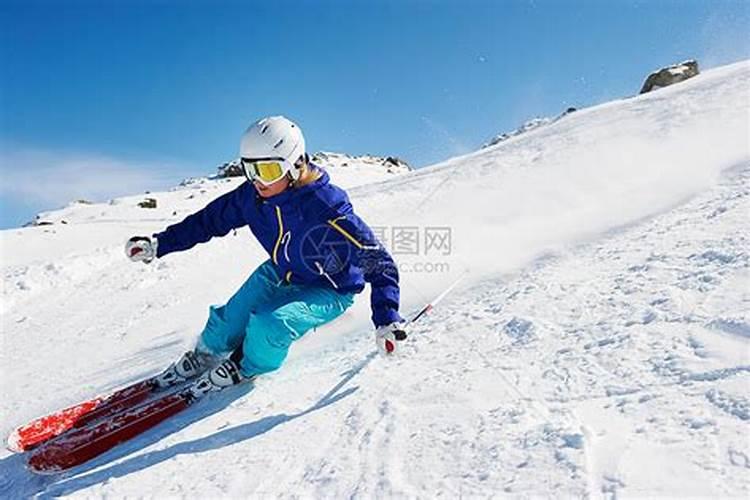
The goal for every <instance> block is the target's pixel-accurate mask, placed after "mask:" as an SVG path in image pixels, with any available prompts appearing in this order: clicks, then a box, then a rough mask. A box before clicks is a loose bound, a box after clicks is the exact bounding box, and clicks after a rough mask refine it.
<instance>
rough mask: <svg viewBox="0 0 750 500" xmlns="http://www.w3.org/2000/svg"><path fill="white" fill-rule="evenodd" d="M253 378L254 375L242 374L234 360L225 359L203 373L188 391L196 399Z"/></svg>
mask: <svg viewBox="0 0 750 500" xmlns="http://www.w3.org/2000/svg"><path fill="white" fill-rule="evenodd" d="M253 378H255V377H245V376H244V375H242V373H241V372H240V367H239V365H238V364H237V363H236V362H235V361H233V360H231V359H227V360H224V361H222V363H221V364H220V365H219V366H217V367H215V368H214V369H213V370H210V371H208V372H206V373H204V374H203V376H201V378H199V379H198V380H196V381H195V382H194V383H193V385H192V386H190V389H189V391H190V394H191V395H192V397H193V398H195V399H198V398H201V397H203V396H205V395H206V394H208V393H209V392H214V391H220V390H222V389H225V388H227V387H231V386H233V385H237V384H240V383H242V382H246V381H250V380H252V379H253Z"/></svg>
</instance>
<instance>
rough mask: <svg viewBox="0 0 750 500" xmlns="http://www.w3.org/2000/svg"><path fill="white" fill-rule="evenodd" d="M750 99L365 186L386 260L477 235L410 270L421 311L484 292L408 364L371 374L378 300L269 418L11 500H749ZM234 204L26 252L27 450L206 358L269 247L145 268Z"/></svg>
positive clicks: (131, 448) (510, 148)
mask: <svg viewBox="0 0 750 500" xmlns="http://www.w3.org/2000/svg"><path fill="white" fill-rule="evenodd" d="M748 89H750V63H748V62H742V63H738V64H734V65H731V66H726V67H723V68H718V69H715V70H712V71H707V72H705V73H704V74H702V75H700V76H698V77H696V78H694V79H692V80H690V81H688V82H685V83H682V84H679V85H675V86H672V87H669V88H666V89H662V90H659V91H657V92H654V93H650V94H647V95H644V96H640V97H637V98H633V99H627V100H622V101H617V102H612V103H608V104H605V105H602V106H597V107H594V108H590V109H585V110H580V111H578V112H576V113H575V114H573V115H570V116H568V117H566V119H565V120H561V121H559V122H556V123H553V124H550V125H548V126H546V127H543V128H540V129H538V130H535V131H532V132H529V133H527V134H524V135H522V136H519V137H516V138H513V139H510V140H508V141H505V142H503V143H501V144H499V145H497V146H495V147H491V148H488V149H485V150H481V151H479V152H476V153H473V154H470V155H467V156H464V157H460V158H454V159H452V160H449V161H447V162H445V163H442V164H439V165H435V166H433V167H430V168H426V169H422V170H419V171H416V172H411V173H408V174H404V175H399V176H395V177H393V178H390V179H388V180H383V181H381V182H375V183H367V184H363V185H359V186H358V187H354V188H352V189H351V190H350V194H351V197H352V200H353V202H354V203H355V206H356V208H357V210H358V211H359V212H360V213H361V214H362V215H363V217H364V218H365V219H366V220H368V221H369V222H370V223H371V224H372V225H374V226H378V227H380V228H384V233H383V234H385V235H386V236H391V237H392V236H393V232H392V230H393V229H395V230H398V231H402V230H403V228H417V230H418V233H419V234H420V235H423V234H424V233H425V232H426V230H427V228H434V227H449V228H450V229H451V243H452V244H451V247H450V252H448V254H447V255H443V253H442V252H437V253H435V252H427V251H426V249H425V248H424V241H423V242H422V244H423V246H422V247H421V248H420V249H419V251H418V252H416V254H415V255H404V254H399V255H396V257H397V259H398V261H399V263H400V265H401V267H402V282H403V295H404V310H405V311H411V310H414V309H416V308H417V307H418V306H419V305H421V304H422V303H423V302H424V301H425V300H429V299H430V298H432V297H433V296H434V295H436V294H437V293H439V292H440V291H441V290H442V289H443V288H444V287H445V286H446V285H447V284H449V283H451V282H452V281H453V280H454V279H455V278H456V277H458V276H465V279H464V281H463V282H462V285H461V287H460V289H458V290H456V291H455V292H454V293H453V294H452V295H451V296H450V297H449V298H448V299H446V301H445V302H444V303H442V304H441V305H440V306H439V307H438V308H436V310H435V311H434V313H433V315H431V316H428V317H427V318H426V319H425V321H424V322H420V323H418V324H416V325H415V327H414V333H413V335H412V336H411V338H410V340H409V341H408V342H407V343H406V344H405V345H404V349H403V352H402V354H401V355H400V356H398V357H396V358H394V359H383V358H379V357H375V356H373V355H372V349H373V342H372V338H371V332H370V331H369V329H370V326H369V324H368V316H369V313H368V311H367V303H366V302H367V296H366V295H367V294H364V296H361V297H360V300H359V301H358V303H357V304H356V305H355V307H354V308H353V309H352V310H351V311H350V312H348V313H347V314H346V315H345V317H343V318H342V319H341V320H339V321H337V322H336V323H334V324H333V325H331V326H329V327H326V328H323V329H321V330H320V331H317V332H314V333H313V334H311V335H309V336H308V337H306V338H304V339H303V340H301V341H300V342H299V343H298V344H297V345H295V346H294V349H293V352H292V354H291V355H290V357H289V359H288V361H287V363H286V365H285V366H284V367H283V368H282V369H281V370H280V371H278V372H276V373H274V374H272V375H269V376H267V377H265V378H262V379H261V380H260V381H259V382H258V384H257V386H256V388H255V389H253V390H252V391H251V392H248V391H249V390H248V389H247V388H235V389H233V390H231V391H228V392H226V393H222V394H220V395H217V396H216V397H215V398H213V399H211V400H209V401H205V404H201V405H200V406H198V407H195V408H193V409H191V411H190V412H188V413H187V414H185V415H182V416H179V417H178V418H175V419H174V420H173V421H171V422H168V423H166V424H164V425H162V426H161V427H159V428H157V429H155V430H154V431H153V432H151V433H149V434H147V435H145V436H143V437H141V438H139V439H137V440H135V441H133V442H131V443H128V444H127V445H124V446H122V447H120V448H118V449H116V450H114V451H112V452H111V453H109V454H106V455H105V456H103V457H101V458H100V459H97V460H95V461H93V462H92V463H91V464H89V465H86V466H84V467H82V468H80V469H77V470H74V471H71V472H70V473H67V474H64V475H60V476H51V477H35V476H32V475H31V474H29V473H28V472H26V471H25V470H24V468H23V457H22V456H17V455H10V454H9V453H7V452H0V495H2V496H8V497H27V496H34V495H38V496H40V497H48V496H62V495H77V496H97V497H99V496H115V497H122V496H155V497H165V496H200V497H247V496H269V497H277V496H281V497H311V496H314V497H350V496H354V497H363V498H369V497H391V496H408V497H424V498H433V497H437V496H443V497H456V496H459V495H462V496H475V495H476V496H489V495H493V494H499V495H507V496H520V497H527V496H532V495H550V496H551V495H554V496H593V497H598V496H607V497H615V496H623V497H628V496H630V497H633V496H637V497H640V496H645V495H651V496H654V495H669V496H674V497H684V496H688V495H691V496H722V497H746V496H747V495H748V493H750V491H749V490H750V473H749V471H748V469H750V443H749V442H748V430H750V429H749V428H748V424H749V423H750V393H749V391H748V381H749V380H750V351H749V350H748V346H749V345H750V344H749V342H750V314H748V311H750V293H749V292H748V290H749V289H750V255H749V250H748V248H749V246H748V239H749V238H750V223H749V222H748V220H750V219H749V218H748V215H749V214H750V145H749V143H748V138H749V137H750V131H749V121H750V115H749V112H750V91H749V90H748ZM334 178H335V177H334ZM233 182H237V181H234V180H232V181H229V182H227V183H226V184H223V183H209V182H206V183H204V184H202V185H191V186H186V187H185V188H183V189H179V190H175V191H172V192H170V193H158V194H156V195H154V197H156V198H158V199H159V205H160V208H158V209H156V210H153V211H148V210H144V209H139V208H135V207H134V204H135V202H137V201H138V200H140V199H141V198H142V197H134V198H124V199H120V200H116V201H115V203H114V204H112V205H84V206H71V207H69V208H67V209H65V210H64V211H63V212H56V213H55V214H48V215H49V216H50V217H53V218H54V217H57V219H56V220H61V219H62V218H65V220H66V222H67V224H65V225H62V224H55V225H52V226H41V227H32V228H24V229H19V230H7V231H3V232H1V233H0V242H1V244H2V255H3V263H2V267H3V302H2V307H3V309H2V326H3V335H2V345H0V348H1V351H0V352H1V353H2V372H1V373H2V393H3V398H2V401H0V412H1V413H2V415H3V419H2V424H1V425H0V429H1V430H2V432H3V434H7V432H8V431H9V430H10V429H11V428H12V427H14V426H15V425H18V424H20V423H22V422H24V421H25V420H27V419H29V418H31V417H33V416H36V415H38V414H40V413H44V412H46V411H49V410H52V409H54V408H57V407H60V406H63V405H66V404H69V403H72V402H75V401H77V400H79V399H81V398H83V397H86V396H89V395H91V394H92V393H98V392H102V391H105V390H108V389H111V388H114V387H117V386H120V385H123V384H125V383H127V382H129V381H132V380H135V379H137V378H139V377H142V376H144V375H147V374H150V373H154V372H155V371H157V370H159V369H160V368H161V367H163V366H164V365H165V364H167V363H168V362H169V361H171V360H172V359H174V358H175V357H176V356H178V355H179V354H180V353H181V352H182V350H184V349H185V348H186V347H189V346H190V345H191V342H192V341H193V338H194V336H195V335H196V333H197V332H198V331H199V330H200V328H201V327H202V325H203V322H204V321H205V315H206V311H207V306H208V304H211V303H220V302H221V301H223V300H224V299H225V298H227V297H228V296H229V295H230V294H231V293H232V291H233V290H234V289H236V288H237V287H238V286H239V285H240V284H241V283H242V281H243V280H244V279H245V277H246V275H247V273H249V272H250V271H251V270H252V269H253V268H254V267H255V266H256V265H257V264H258V263H260V262H261V261H262V260H263V259H265V256H263V255H262V254H261V252H260V249H259V247H258V245H257V244H256V243H254V242H253V241H252V240H251V238H250V236H249V233H248V231H247V230H242V231H238V232H237V234H236V235H231V234H230V235H228V236H227V237H225V238H223V239H220V240H214V241H212V242H211V243H210V244H207V245H202V246H200V247H196V248H195V249H193V250H191V251H190V252H185V253H182V254H176V255H170V256H168V257H167V258H165V259H162V260H160V261H159V262H157V263H155V264H154V265H151V266H141V265H135V264H131V263H129V262H127V261H126V260H125V259H124V257H123V255H122V244H123V242H124V240H125V239H126V237H128V236H130V235H132V234H141V233H149V232H152V231H156V230H159V229H160V228H162V227H163V226H164V225H165V224H169V223H171V222H174V221H177V220H179V219H181V218H182V217H183V216H184V215H186V214H187V213H189V212H190V211H192V210H195V209H197V208H199V207H200V206H202V205H204V204H205V203H206V202H207V201H209V200H210V199H212V198H213V197H215V196H217V195H218V194H220V193H221V192H224V190H226V189H230V188H231V187H232V185H233V184H232V183H233ZM234 185H236V184H234ZM191 195H193V196H192V197H191ZM386 239H388V238H386ZM385 243H386V245H389V246H391V247H392V248H393V246H394V245H395V244H396V243H395V242H393V241H386V242H385ZM438 264H439V266H438ZM428 270H432V271H433V272H427V271H428Z"/></svg>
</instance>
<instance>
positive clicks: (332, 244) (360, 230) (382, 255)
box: [154, 166, 402, 327]
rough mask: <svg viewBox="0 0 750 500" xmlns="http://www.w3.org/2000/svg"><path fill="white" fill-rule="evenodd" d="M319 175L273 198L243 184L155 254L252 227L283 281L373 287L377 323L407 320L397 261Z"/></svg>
mask: <svg viewBox="0 0 750 500" xmlns="http://www.w3.org/2000/svg"><path fill="white" fill-rule="evenodd" d="M313 168H317V167H315V166H313ZM321 172H322V175H321V177H320V178H319V179H318V180H316V181H315V182H312V183H310V184H308V185H306V186H302V187H299V188H293V189H287V190H286V191H284V192H282V193H280V194H278V195H275V196H272V197H269V198H262V197H261V196H259V195H258V193H257V191H256V190H255V187H254V186H253V185H252V184H251V183H249V182H244V183H242V185H241V186H239V187H238V188H236V189H235V190H233V191H230V192H229V193H226V194H224V195H222V196H220V197H219V198H217V199H215V200H214V201H212V202H211V203H209V204H208V205H206V207H204V208H203V209H202V210H200V211H198V212H196V213H194V214H192V215H189V216H188V217H186V218H185V219H184V220H183V221H182V222H179V223H177V224H174V225H172V226H169V227H167V229H166V230H164V231H163V232H161V233H157V234H155V235H154V236H155V237H156V238H157V241H158V245H157V254H156V255H157V257H163V256H165V255H167V254H169V253H172V252H178V251H181V250H187V249H188V248H192V247H193V246H195V245H196V244H198V243H203V242H206V241H208V240H210V239H211V238H212V237H214V236H224V235H226V234H227V233H228V232H229V231H231V230H232V229H235V228H239V227H242V226H249V227H250V230H251V231H252V233H253V234H254V235H255V237H256V238H257V239H258V241H259V242H260V244H261V245H262V246H263V248H264V249H265V250H266V251H267V252H268V254H269V255H270V257H271V261H272V262H273V264H274V265H275V266H276V270H277V271H278V274H279V276H283V280H285V281H286V282H288V283H293V284H300V285H314V286H325V287H333V288H334V289H335V290H336V291H338V292H339V293H342V294H350V293H359V292H361V291H362V290H363V289H364V287H365V282H368V283H370V286H371V288H372V292H371V297H370V302H371V306H372V321H373V323H374V324H375V326H376V327H379V326H383V325H388V324H390V323H393V322H395V321H402V318H401V316H400V315H399V313H398V309H399V284H398V280H399V276H398V269H397V267H396V265H395V263H394V261H393V259H392V258H391V256H390V255H389V253H388V251H387V250H386V249H385V248H384V247H383V246H382V244H380V242H378V240H377V238H376V237H375V235H374V234H373V232H372V230H371V229H370V228H369V227H368V226H367V224H365V222H364V221H362V219H360V218H359V217H358V216H357V215H356V214H355V213H354V209H353V208H352V204H351V202H350V201H349V197H348V196H347V194H346V193H345V192H344V190H343V189H341V188H339V187H337V186H335V185H333V184H331V183H330V178H329V176H328V174H327V173H326V172H325V171H321Z"/></svg>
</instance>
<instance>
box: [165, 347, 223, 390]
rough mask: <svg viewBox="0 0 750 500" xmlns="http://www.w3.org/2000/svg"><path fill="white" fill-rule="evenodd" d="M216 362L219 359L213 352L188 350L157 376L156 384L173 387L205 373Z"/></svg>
mask: <svg viewBox="0 0 750 500" xmlns="http://www.w3.org/2000/svg"><path fill="white" fill-rule="evenodd" d="M216 363H217V359H216V357H215V356H214V355H212V354H208V353H206V352H202V351H198V350H194V351H188V352H186V353H185V354H183V355H182V357H181V358H180V359H179V360H177V362H176V363H172V364H171V365H169V368H167V369H166V370H164V371H163V372H162V373H160V374H159V375H157V376H156V384H157V385H158V386H159V387H161V388H165V387H171V386H173V385H176V384H179V383H180V382H184V381H185V380H188V379H191V378H194V377H197V376H198V375H201V374H202V373H205V372H206V371H208V370H210V369H211V368H212V367H213V366H214V365H215V364H216Z"/></svg>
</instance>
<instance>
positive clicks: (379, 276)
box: [328, 206, 403, 327]
mask: <svg viewBox="0 0 750 500" xmlns="http://www.w3.org/2000/svg"><path fill="white" fill-rule="evenodd" d="M347 208H348V210H346V211H345V212H344V214H343V215H338V216H336V217H335V218H332V219H329V220H328V224H329V225H330V226H331V227H333V228H334V229H335V230H336V231H338V232H339V233H340V234H341V235H342V237H344V238H345V239H346V240H348V242H349V243H351V244H352V245H353V246H354V252H353V253H352V254H351V257H352V260H353V262H352V263H353V264H354V265H355V266H356V267H359V268H360V269H361V270H362V273H363V275H364V279H365V281H366V282H368V283H370V286H371V288H372V291H371V294H370V305H371V308H372V321H373V323H374V324H375V326H376V327H380V326H384V325H389V324H391V323H394V322H397V321H403V318H402V317H401V315H400V314H399V313H398V309H399V300H400V289H399V283H398V282H399V276H398V268H397V267H396V263H395V262H394V261H393V258H392V257H391V255H390V254H389V253H388V250H386V249H385V248H384V247H383V245H382V244H381V243H380V242H379V241H378V240H377V238H376V237H375V235H374V234H373V232H372V230H371V229H370V228H369V227H368V226H367V224H366V223H365V222H364V221H363V220H362V219H360V218H359V217H358V216H357V215H356V214H355V213H354V211H353V210H352V209H351V206H349V207H347Z"/></svg>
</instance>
